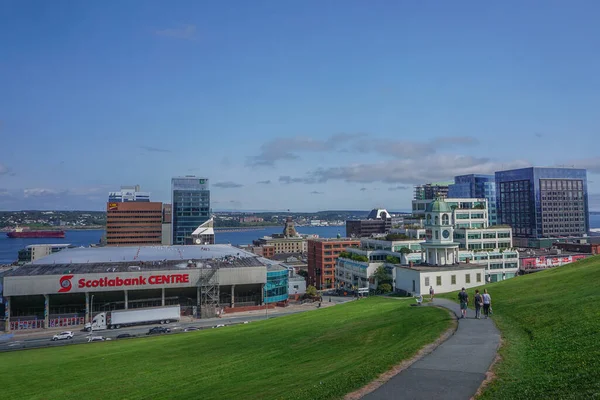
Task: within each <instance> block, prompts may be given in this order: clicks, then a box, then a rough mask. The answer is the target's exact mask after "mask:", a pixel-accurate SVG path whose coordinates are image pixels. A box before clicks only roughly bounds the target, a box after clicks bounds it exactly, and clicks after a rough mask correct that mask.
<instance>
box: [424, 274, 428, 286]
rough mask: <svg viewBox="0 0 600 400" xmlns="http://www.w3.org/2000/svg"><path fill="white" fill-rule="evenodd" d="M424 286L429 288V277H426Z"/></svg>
mask: <svg viewBox="0 0 600 400" xmlns="http://www.w3.org/2000/svg"><path fill="white" fill-rule="evenodd" d="M425 286H429V277H428V276H426V277H425Z"/></svg>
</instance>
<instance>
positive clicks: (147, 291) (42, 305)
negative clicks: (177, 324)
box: [1, 245, 289, 331]
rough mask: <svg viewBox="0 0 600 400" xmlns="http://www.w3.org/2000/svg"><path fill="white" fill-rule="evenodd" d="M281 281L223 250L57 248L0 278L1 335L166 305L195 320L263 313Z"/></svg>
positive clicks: (278, 297)
mask: <svg viewBox="0 0 600 400" xmlns="http://www.w3.org/2000/svg"><path fill="white" fill-rule="evenodd" d="M288 275H289V272H288V269H287V268H284V267H282V266H281V265H280V264H279V263H276V262H272V261H270V260H266V259H264V258H261V257H258V256H256V255H255V254H252V253H248V252H245V251H243V250H241V249H239V248H236V247H232V246H230V245H203V246H145V247H144V246H143V247H139V246H130V247H97V248H72V249H65V250H62V251H60V252H58V253H54V254H50V255H48V256H46V257H44V258H42V259H40V260H36V261H33V262H32V263H30V264H27V265H24V266H21V267H17V268H14V269H12V270H10V271H7V272H5V273H4V274H3V275H2V277H1V279H2V282H1V283H2V286H3V299H4V303H5V304H6V309H5V314H4V315H5V322H6V324H5V328H6V330H7V331H11V330H21V329H27V330H31V329H43V328H52V327H59V326H61V327H62V329H69V328H71V327H72V329H71V330H79V329H81V327H82V325H83V324H84V323H86V322H90V321H91V319H92V318H93V316H94V315H96V314H98V313H101V312H104V311H107V310H127V309H132V308H135V309H140V308H146V307H157V306H168V305H172V306H173V305H178V306H179V307H180V312H181V315H186V316H196V317H200V318H214V317H215V316H216V315H218V313H219V310H221V309H225V312H226V313H231V312H235V311H236V310H238V309H241V310H243V311H247V310H256V309H259V308H262V309H263V310H264V307H265V305H271V306H274V305H275V304H277V303H280V302H283V303H285V302H286V301H287V296H288ZM107 304H110V308H108V309H107V308H106V305H107ZM67 327H69V328H67Z"/></svg>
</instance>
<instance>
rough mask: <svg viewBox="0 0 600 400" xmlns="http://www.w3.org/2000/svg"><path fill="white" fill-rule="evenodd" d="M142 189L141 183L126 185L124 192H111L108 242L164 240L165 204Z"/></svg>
mask: <svg viewBox="0 0 600 400" xmlns="http://www.w3.org/2000/svg"><path fill="white" fill-rule="evenodd" d="M123 188H126V189H123ZM130 189H133V190H130ZM139 190H140V187H139V186H135V187H127V186H123V187H121V192H111V193H110V194H109V201H108V203H107V204H106V242H105V243H106V245H107V246H133V245H139V246H152V245H160V244H162V210H163V205H162V203H161V202H151V201H150V197H149V194H147V193H146V192H140V191H139ZM111 200H113V201H111ZM119 200H120V201H119Z"/></svg>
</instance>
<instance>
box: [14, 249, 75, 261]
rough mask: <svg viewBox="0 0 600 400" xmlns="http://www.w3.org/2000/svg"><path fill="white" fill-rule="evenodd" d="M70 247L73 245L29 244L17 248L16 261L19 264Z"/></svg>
mask: <svg viewBox="0 0 600 400" xmlns="http://www.w3.org/2000/svg"><path fill="white" fill-rule="evenodd" d="M70 247H74V246H73V245H71V244H30V245H28V246H26V247H25V248H24V249H21V250H19V256H18V257H19V258H18V261H17V262H18V263H19V264H26V263H30V262H32V261H36V260H39V259H40V258H43V257H46V256H48V255H50V254H53V253H57V252H59V251H61V250H64V249H67V248H70Z"/></svg>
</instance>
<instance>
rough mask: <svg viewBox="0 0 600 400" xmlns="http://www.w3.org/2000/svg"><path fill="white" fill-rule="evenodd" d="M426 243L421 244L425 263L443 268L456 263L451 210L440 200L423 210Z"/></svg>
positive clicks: (455, 245) (456, 245)
mask: <svg viewBox="0 0 600 400" xmlns="http://www.w3.org/2000/svg"><path fill="white" fill-rule="evenodd" d="M425 230H426V236H427V241H426V242H425V243H423V244H421V248H422V249H423V255H424V257H425V260H424V261H425V262H426V263H427V264H429V265H434V266H444V265H452V264H454V263H457V262H458V243H454V221H453V216H452V209H451V208H450V206H449V205H448V204H447V203H446V202H445V201H444V200H443V199H440V198H437V199H435V200H434V201H432V202H431V203H429V204H428V205H427V208H426V209H425Z"/></svg>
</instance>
